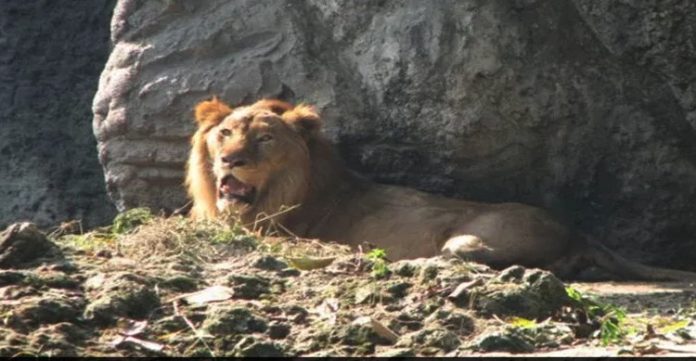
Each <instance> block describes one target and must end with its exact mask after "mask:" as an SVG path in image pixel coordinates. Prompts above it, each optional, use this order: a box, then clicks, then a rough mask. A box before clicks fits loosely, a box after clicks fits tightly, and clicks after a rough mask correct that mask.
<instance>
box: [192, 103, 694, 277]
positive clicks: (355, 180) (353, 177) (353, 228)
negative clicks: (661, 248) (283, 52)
mask: <svg viewBox="0 0 696 361" xmlns="http://www.w3.org/2000/svg"><path fill="white" fill-rule="evenodd" d="M196 120H197V122H198V124H199V129H198V131H197V132H196V133H195V134H194V136H193V138H192V149H191V155H190V159H189V163H188V173H187V186H188V191H189V194H190V196H191V198H192V199H193V202H194V206H193V211H192V215H193V217H196V218H214V217H217V216H218V215H219V214H220V212H221V210H222V211H227V210H230V209H231V210H233V211H235V212H237V213H239V214H240V216H241V219H242V221H243V222H245V223H247V224H248V225H251V224H253V223H254V222H255V221H256V220H258V219H259V217H263V216H266V215H272V214H275V213H278V212H279V211H281V210H282V208H283V207H291V206H297V208H296V209H293V210H292V211H290V212H284V213H282V214H280V215H277V216H275V217H273V221H274V222H276V223H277V224H280V225H281V226H282V227H281V228H282V229H286V230H288V231H289V232H291V233H292V234H295V235H298V236H301V237H309V238H319V239H322V240H330V241H338V242H341V243H346V244H350V245H353V246H357V245H358V244H361V243H363V242H371V243H374V244H376V245H377V246H378V247H380V248H384V249H386V251H387V254H388V255H389V257H390V258H391V259H404V258H416V257H429V256H434V255H437V254H438V253H440V250H441V249H442V247H443V245H445V244H446V243H447V242H448V240H452V241H451V242H450V243H449V244H454V243H457V242H458V243H460V244H462V245H463V246H462V247H460V250H459V253H458V255H459V256H461V257H465V258H468V259H470V260H474V261H479V262H483V263H487V264H489V265H492V266H494V267H505V266H509V265H512V264H521V265H525V266H532V267H546V268H549V269H552V270H554V271H557V272H559V273H562V274H564V275H568V274H572V273H573V272H575V271H576V270H577V269H576V268H578V267H580V268H582V267H587V266H588V265H589V264H591V263H597V264H599V265H600V266H602V267H604V268H608V269H611V270H612V271H613V272H615V273H618V274H622V275H623V276H627V277H633V278H641V279H689V278H691V279H696V275H694V274H692V273H688V272H680V271H673V270H664V269H659V268H654V267H649V266H643V265H640V266H636V263H634V262H631V261H628V260H625V259H623V258H621V257H619V256H618V255H616V254H615V253H613V252H611V251H609V250H607V249H605V248H602V247H601V246H598V247H589V246H588V242H587V241H586V240H585V239H584V238H582V237H580V236H578V235H577V234H574V233H572V232H570V231H569V230H568V229H567V228H566V227H564V226H563V225H561V224H560V223H559V222H557V221H556V220H554V219H553V217H552V216H551V215H550V214H548V213H547V212H546V211H544V210H542V209H539V208H535V207H531V206H527V205H523V204H519V203H503V204H485V203H477V202H469V201H464V200H457V199H449V198H444V197H440V196H436V195H432V194H427V193H424V192H420V191H417V190H414V189H409V188H405V187H399V186H388V185H382V184H376V183H373V182H370V181H368V180H366V179H365V178H363V177H361V176H359V175H357V174H355V173H353V172H352V171H350V170H348V169H347V168H346V167H344V166H343V164H342V162H341V160H340V158H339V157H338V156H337V155H336V154H335V153H334V150H333V148H332V146H331V144H330V143H329V142H328V141H327V140H326V139H325V138H324V137H323V136H322V135H321V133H320V131H319V130H320V127H321V120H320V118H319V115H318V114H317V112H316V110H315V109H314V108H313V107H311V106H308V105H298V106H296V107H293V106H292V105H290V104H288V103H285V102H281V101H277V100H261V101H259V102H257V103H255V104H252V105H250V106H245V107H240V108H236V109H231V108H230V107H228V106H227V105H225V104H223V103H222V102H220V101H219V100H217V99H213V100H211V101H205V102H202V103H200V104H199V105H198V106H197V107H196ZM223 130H225V131H229V135H228V136H222V135H221V134H222V132H223ZM264 134H265V135H270V136H272V139H273V140H272V141H270V142H263V143H262V142H261V140H260V139H262V138H260V137H263V135H264ZM229 156H235V157H240V159H244V160H245V165H244V166H240V167H236V168H229V167H227V168H226V166H225V164H224V163H223V162H222V161H221V159H223V157H229ZM229 174H233V175H234V176H235V177H236V178H238V179H240V180H241V181H243V182H244V183H245V184H249V185H253V186H254V187H255V189H256V190H257V197H256V199H255V200H254V202H253V203H252V204H241V205H240V204H238V203H224V202H223V203H221V204H222V205H220V204H218V205H217V206H216V197H217V188H216V187H217V185H216V184H219V183H220V180H221V179H222V177H223V176H225V175H229ZM216 175H217V176H216ZM216 182H217V183H216ZM218 206H221V207H222V208H223V209H219V208H218ZM257 225H258V224H257ZM262 226H268V223H265V224H262ZM600 254H601V255H604V256H600ZM607 255H609V256H607Z"/></svg>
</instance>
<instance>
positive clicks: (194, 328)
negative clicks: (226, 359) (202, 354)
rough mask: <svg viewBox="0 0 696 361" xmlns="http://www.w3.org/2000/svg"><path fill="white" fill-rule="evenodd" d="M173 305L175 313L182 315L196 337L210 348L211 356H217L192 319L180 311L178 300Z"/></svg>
mask: <svg viewBox="0 0 696 361" xmlns="http://www.w3.org/2000/svg"><path fill="white" fill-rule="evenodd" d="M172 305H173V306H174V314H175V315H177V316H179V317H181V318H182V319H184V322H186V324H187V325H188V327H189V328H190V329H191V331H193V334H194V335H195V336H196V339H198V340H199V341H201V343H202V344H203V346H205V348H207V349H208V352H210V356H213V357H217V356H215V352H213V350H212V349H211V348H210V346H208V343H207V342H205V340H204V339H203V337H201V335H200V334H199V332H198V330H197V329H196V326H194V325H193V323H191V321H190V320H189V319H188V318H187V317H186V316H184V314H183V313H181V312H179V305H178V304H177V302H176V300H175V301H173V302H172Z"/></svg>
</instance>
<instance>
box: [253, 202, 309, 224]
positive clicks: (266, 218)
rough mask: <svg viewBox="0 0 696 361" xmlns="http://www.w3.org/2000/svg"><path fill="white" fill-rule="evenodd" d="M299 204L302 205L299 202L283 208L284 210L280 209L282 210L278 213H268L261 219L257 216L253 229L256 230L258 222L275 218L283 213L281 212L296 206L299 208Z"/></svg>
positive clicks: (283, 212) (286, 211)
mask: <svg viewBox="0 0 696 361" xmlns="http://www.w3.org/2000/svg"><path fill="white" fill-rule="evenodd" d="M299 206H300V205H299V204H295V205H294V206H290V207H288V208H285V209H282V210H280V211H278V212H276V213H273V214H271V215H266V216H265V217H263V218H261V219H259V218H258V217H257V218H256V219H255V220H254V224H253V227H252V230H256V226H257V224H258V223H261V222H263V221H267V220H269V219H272V218H275V217H277V216H279V215H281V214H285V213H288V212H290V211H292V210H294V209H295V208H298V207H299ZM262 214H265V213H260V214H259V215H262Z"/></svg>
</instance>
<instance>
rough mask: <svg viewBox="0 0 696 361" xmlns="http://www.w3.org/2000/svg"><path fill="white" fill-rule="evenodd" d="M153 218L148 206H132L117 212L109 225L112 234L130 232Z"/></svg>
mask: <svg viewBox="0 0 696 361" xmlns="http://www.w3.org/2000/svg"><path fill="white" fill-rule="evenodd" d="M152 219H153V216H152V212H150V209H149V208H133V209H129V210H127V211H125V212H123V213H119V214H118V215H117V216H116V217H115V218H114V222H113V225H112V226H111V232H112V233H113V234H126V233H130V232H132V231H133V230H135V228H137V227H138V226H140V225H142V224H145V223H148V222H150V221H151V220H152Z"/></svg>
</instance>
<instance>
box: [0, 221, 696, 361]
mask: <svg viewBox="0 0 696 361" xmlns="http://www.w3.org/2000/svg"><path fill="white" fill-rule="evenodd" d="M0 317H1V319H2V324H0V356H5V357H7V356H37V355H41V356H87V355H89V356H299V355H306V356H327V355H329V356H343V355H351V356H353V355H378V356H409V355H417V356H431V355H436V356H445V355H447V356H467V355H490V356H493V355H509V354H515V355H519V354H521V355H530V354H534V355H548V356H551V355H555V356H577V355H603V356H616V355H681V356H689V355H690V356H694V355H696V341H694V338H695V337H696V302H695V298H694V288H693V285H680V284H660V285H656V284H639V283H632V284H628V283H622V284H616V283H598V284H572V285H568V284H564V283H563V282H561V281H560V280H558V279H557V278H556V277H555V276H554V275H552V274H550V273H548V272H545V271H541V270H537V269H524V268H522V267H518V266H515V267H510V268H508V269H506V270H503V271H494V270H491V269H489V268H488V267H486V266H483V265H480V264H475V263H469V262H465V261H462V260H460V259H455V258H451V259H447V258H443V257H435V258H431V259H417V260H408V261H399V262H390V261H389V255H388V254H384V252H382V251H381V250H379V249H369V246H368V245H366V246H365V248H364V249H363V250H362V251H360V252H354V251H351V250H349V249H347V248H345V247H343V246H339V245H334V244H326V243H320V242H318V241H312V240H298V239H287V238H278V237H272V236H266V237H261V236H260V235H259V234H256V233H253V232H249V231H247V230H245V229H243V228H241V227H237V226H235V227H229V226H226V225H224V224H220V223H211V222H205V223H193V222H192V221H189V220H187V219H184V218H181V217H171V218H162V217H158V216H152V215H151V214H150V213H148V212H147V211H146V210H143V209H135V210H131V211H129V212H127V213H124V214H121V215H119V216H118V217H117V218H116V219H115V221H114V223H113V225H111V226H109V227H103V228H100V229H94V230H91V231H89V232H86V233H85V232H83V230H81V229H80V227H79V224H77V223H65V224H63V225H61V226H60V227H56V228H55V229H52V230H47V231H46V232H42V231H40V230H39V229H37V228H36V227H35V226H34V225H32V224H29V223H20V224H14V225H12V226H10V227H8V228H7V229H6V230H5V231H3V233H2V234H0Z"/></svg>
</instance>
